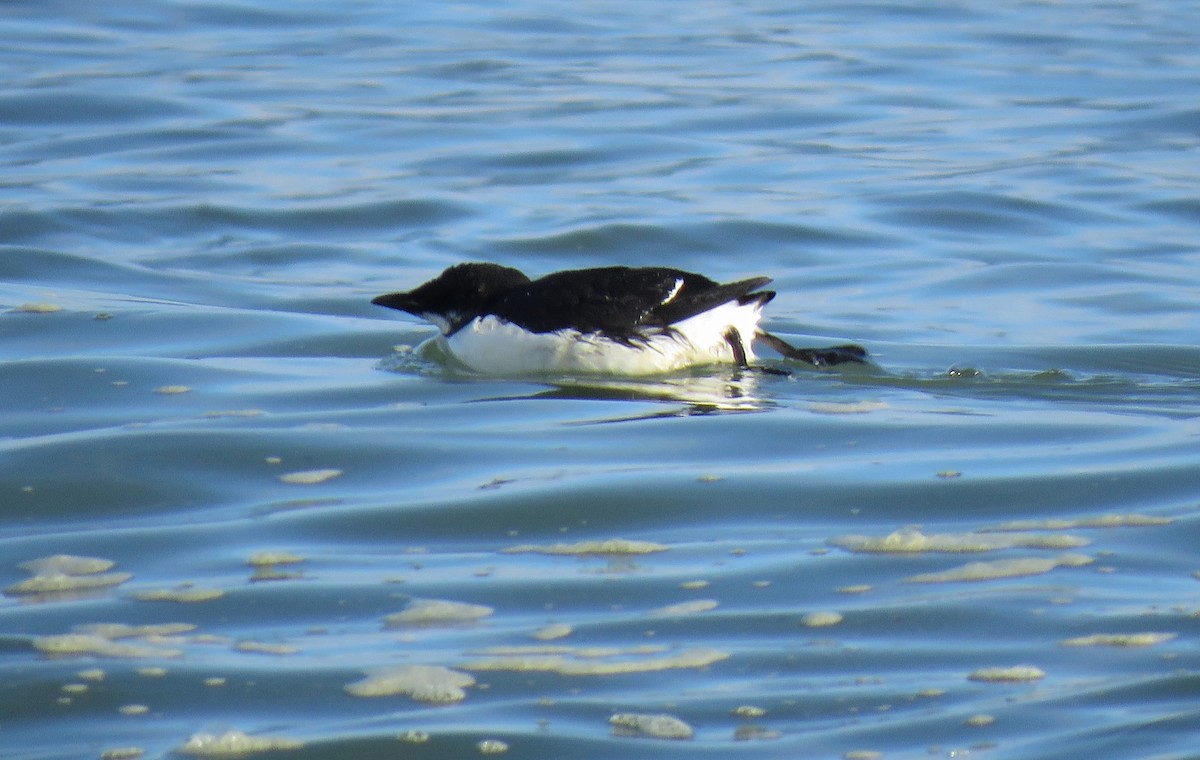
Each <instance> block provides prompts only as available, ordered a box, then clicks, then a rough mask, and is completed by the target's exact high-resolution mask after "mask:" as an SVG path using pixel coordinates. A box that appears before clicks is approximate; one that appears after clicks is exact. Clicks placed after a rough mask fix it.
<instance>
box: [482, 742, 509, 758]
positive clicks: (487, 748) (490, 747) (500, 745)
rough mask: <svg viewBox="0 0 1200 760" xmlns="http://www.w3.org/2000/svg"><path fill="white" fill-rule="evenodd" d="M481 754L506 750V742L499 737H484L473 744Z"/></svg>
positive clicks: (491, 753)
mask: <svg viewBox="0 0 1200 760" xmlns="http://www.w3.org/2000/svg"><path fill="white" fill-rule="evenodd" d="M475 747H476V748H477V749H478V750H479V754H481V755H498V754H501V753H503V752H508V742H502V741H500V740H499V739H484V740H483V741H481V742H479V743H478V744H476V745H475Z"/></svg>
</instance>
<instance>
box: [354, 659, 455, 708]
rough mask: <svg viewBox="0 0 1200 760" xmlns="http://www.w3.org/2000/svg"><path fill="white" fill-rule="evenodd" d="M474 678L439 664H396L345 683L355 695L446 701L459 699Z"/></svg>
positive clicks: (436, 701)
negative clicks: (359, 679) (403, 696)
mask: <svg viewBox="0 0 1200 760" xmlns="http://www.w3.org/2000/svg"><path fill="white" fill-rule="evenodd" d="M474 684H475V678H474V677H473V676H471V675H470V674H468V673H463V672H460V671H457V670H451V669H450V668H443V667H442V666H440V665H400V666H397V667H394V668H384V669H382V670H376V671H371V672H369V673H368V674H367V677H366V678H364V679H362V680H361V681H355V682H354V683H351V684H347V685H346V686H345V689H346V693H348V694H351V695H353V696H356V697H390V696H394V695H397V694H407V695H408V696H410V697H412V698H413V699H415V700H417V701H418V702H431V703H434V704H449V703H452V702H461V701H462V700H463V699H465V698H466V696H467V693H466V691H464V690H463V689H464V687H467V686H473V685H474Z"/></svg>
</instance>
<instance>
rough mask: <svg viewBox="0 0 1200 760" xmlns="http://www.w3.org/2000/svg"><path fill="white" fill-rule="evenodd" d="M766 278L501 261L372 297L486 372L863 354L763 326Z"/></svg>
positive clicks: (632, 371)
mask: <svg viewBox="0 0 1200 760" xmlns="http://www.w3.org/2000/svg"><path fill="white" fill-rule="evenodd" d="M770 281H771V278H770V277H752V278H750V279H747V280H739V281H738V282H731V283H727V284H724V285H722V284H719V283H716V282H713V281H712V280H710V279H708V278H707V277H704V276H703V275H698V274H693V273H691V272H684V271H681V270H678V269H670V268H667V267H602V268H599V269H577V270H571V271H565V272H556V273H554V274H550V275H546V276H545V277H542V278H540V279H537V280H530V279H529V278H528V277H526V276H525V274H524V273H522V272H520V271H518V270H516V269H512V268H510V267H504V266H500V265H498V264H482V263H468V264H456V265H455V266H452V267H450V268H449V269H447V270H446V271H444V272H442V273H441V274H440V275H439V276H437V277H435V278H434V279H432V280H430V281H429V282H427V283H425V284H424V285H421V286H420V287H418V288H416V289H414V290H411V291H409V292H407V293H389V294H387V295H382V296H379V297H378V298H375V299H374V300H372V301H371V303H375V304H379V305H380V306H387V307H388V308H391V309H399V310H400V311H405V312H408V313H409V314H413V315H415V316H418V317H421V318H422V319H425V320H427V321H429V322H432V323H433V324H434V325H436V326H437V327H438V329H439V330H441V335H440V336H438V341H439V342H440V343H441V345H442V347H443V348H444V349H445V350H446V351H447V352H448V353H449V354H450V355H451V356H453V357H454V359H455V360H457V361H458V362H460V363H462V364H463V365H465V366H466V367H468V368H469V369H471V370H474V371H475V372H479V373H482V374H487V375H523V374H530V373H547V372H550V373H568V374H569V373H590V374H607V375H625V376H629V375H651V374H660V373H665V372H673V371H675V370H680V369H684V368H686V367H691V366H694V365H703V364H721V363H724V364H729V363H732V364H735V365H737V366H739V367H748V366H750V363H751V362H753V361H754V360H755V359H756V356H755V354H754V342H755V341H756V340H758V341H761V342H762V343H764V344H766V345H767V346H768V347H770V348H771V349H773V350H774V351H776V352H778V353H779V354H780V355H782V356H784V357H787V358H789V359H795V360H798V361H802V362H806V363H808V364H811V365H814V366H817V367H825V366H830V365H834V364H841V363H844V362H860V363H861V362H864V361H865V359H866V355H867V354H866V351H864V350H863V349H862V348H860V347H859V346H852V345H847V346H835V347H833V348H796V347H794V346H792V345H790V344H788V343H787V342H785V341H784V340H783V339H781V338H779V337H776V336H774V335H772V334H770V333H768V332H766V331H764V330H762V329H761V328H760V327H759V324H758V323H759V320H760V319H761V318H762V308H763V306H765V305H766V304H767V302H768V301H770V300H771V299H772V298H774V297H775V292H774V291H771V290H762V288H763V287H764V286H765V285H767V284H768V283H769V282H770Z"/></svg>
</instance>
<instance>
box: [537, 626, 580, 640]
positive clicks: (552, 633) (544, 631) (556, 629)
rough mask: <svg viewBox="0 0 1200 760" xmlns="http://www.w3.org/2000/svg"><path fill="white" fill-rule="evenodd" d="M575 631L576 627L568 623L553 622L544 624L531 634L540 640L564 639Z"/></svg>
mask: <svg viewBox="0 0 1200 760" xmlns="http://www.w3.org/2000/svg"><path fill="white" fill-rule="evenodd" d="M574 632H575V629H574V628H572V627H571V626H569V625H567V624H566V623H551V624H549V625H544V626H542V627H541V628H539V629H537V630H536V631H534V632H533V633H531V634H529V635H530V636H531V637H532V638H535V639H537V640H538V641H554V640H555V639H564V638H566V637H567V636H570V635H571V634H572V633H574Z"/></svg>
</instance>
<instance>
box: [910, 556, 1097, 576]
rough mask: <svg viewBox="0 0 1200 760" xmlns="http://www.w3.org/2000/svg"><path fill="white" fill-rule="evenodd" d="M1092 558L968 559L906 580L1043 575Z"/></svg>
mask: <svg viewBox="0 0 1200 760" xmlns="http://www.w3.org/2000/svg"><path fill="white" fill-rule="evenodd" d="M1091 561H1092V559H1091V558H1090V557H1086V556H1084V555H1081V554H1064V555H1062V556H1061V557H1057V558H1050V557H1022V558H1019V559H998V560H992V561H990V562H968V563H967V564H965V565H961V566H959V567H955V568H951V569H949V570H943V571H941V572H938V573H922V574H920V575H913V576H910V577H908V578H905V579H904V580H905V581H906V582H908V583H961V582H970V581H990V580H998V579H1001V578H1020V577H1024V576H1029V575H1042V574H1044V573H1048V572H1050V571H1051V570H1053V569H1055V568H1057V567H1079V566H1081V565H1086V564H1088V563H1090V562H1091Z"/></svg>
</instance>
